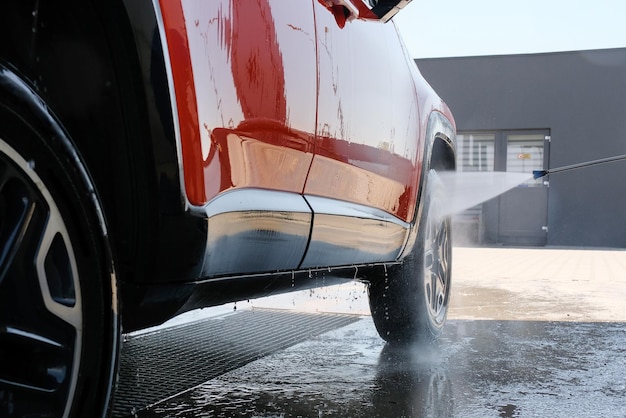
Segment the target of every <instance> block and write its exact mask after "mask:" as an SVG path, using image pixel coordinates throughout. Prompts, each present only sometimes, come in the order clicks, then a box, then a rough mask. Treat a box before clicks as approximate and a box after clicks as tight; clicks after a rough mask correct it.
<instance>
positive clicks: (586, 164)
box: [533, 154, 626, 179]
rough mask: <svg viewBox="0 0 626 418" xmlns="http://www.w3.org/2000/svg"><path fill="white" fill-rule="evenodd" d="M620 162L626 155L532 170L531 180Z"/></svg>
mask: <svg viewBox="0 0 626 418" xmlns="http://www.w3.org/2000/svg"><path fill="white" fill-rule="evenodd" d="M620 160H626V154H623V155H616V156H614V157H607V158H600V159H599V160H593V161H586V162H584V163H578V164H570V165H566V166H563V167H557V168H552V169H548V170H534V171H533V178H534V179H538V178H541V177H543V176H545V175H546V174H552V173H558V172H561V171H568V170H575V169H577V168H583V167H590V166H593V165H598V164H604V163H612V162H614V161H620Z"/></svg>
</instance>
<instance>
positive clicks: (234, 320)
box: [113, 309, 360, 417]
mask: <svg viewBox="0 0 626 418" xmlns="http://www.w3.org/2000/svg"><path fill="white" fill-rule="evenodd" d="M359 319H360V317H359V316H356V315H347V314H321V313H298V312H290V311H278V310H269V309H255V310H251V311H243V312H238V313H236V314H233V315H228V316H225V317H218V318H211V319H205V320H202V321H198V322H193V323H190V324H185V325H182V326H176V327H172V328H166V329H163V330H160V331H155V332H152V333H147V334H143V335H137V336H134V337H132V338H130V339H129V340H127V341H125V342H124V343H123V345H122V356H121V364H120V376H119V383H118V387H117V390H116V392H115V403H114V405H113V416H114V417H124V416H128V415H131V416H132V415H133V411H139V410H142V409H145V408H146V407H147V406H150V405H153V404H155V403H157V402H159V401H161V400H163V399H166V398H169V397H171V396H173V395H176V394H178V393H181V392H183V391H185V390H187V389H190V388H193V387H195V386H197V385H199V384H201V383H204V382H206V381H207V380H210V379H212V378H214V377H217V376H219V375H222V374H224V373H226V372H229V371H231V370H234V369H237V368H239V367H241V366H243V365H245V364H247V363H250V362H252V361H254V360H258V359H260V358H262V357H264V356H267V355H269V354H271V353H274V352H276V351H279V350H282V349H285V348H287V347H290V346H292V345H295V344H297V343H300V342H303V341H306V340H307V339H309V338H311V337H314V336H316V335H320V334H323V333H325V332H328V331H331V330H333V329H337V328H341V327H343V326H346V325H349V324H351V323H353V322H356V321H358V320H359Z"/></svg>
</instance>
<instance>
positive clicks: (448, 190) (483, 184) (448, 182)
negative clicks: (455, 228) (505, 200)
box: [437, 171, 533, 215]
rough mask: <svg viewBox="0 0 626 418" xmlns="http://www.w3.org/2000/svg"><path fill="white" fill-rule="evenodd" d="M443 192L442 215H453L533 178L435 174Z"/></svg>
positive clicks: (486, 174) (515, 175) (529, 175)
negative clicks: (439, 180)
mask: <svg viewBox="0 0 626 418" xmlns="http://www.w3.org/2000/svg"><path fill="white" fill-rule="evenodd" d="M437 175H438V176H439V178H440V179H441V182H442V183H443V185H442V186H443V189H444V191H445V196H446V197H445V199H446V203H445V205H444V207H445V213H444V215H453V214H455V213H460V212H462V211H464V210H465V209H469V208H471V207H473V206H476V205H478V204H480V203H482V202H486V201H487V200H489V199H492V198H494V197H496V196H498V195H501V194H502V193H504V192H506V191H508V190H510V189H512V188H514V187H516V186H518V185H520V184H522V183H524V182H525V181H528V180H530V179H532V178H533V176H532V174H527V173H507V172H499V171H498V172H496V171H490V172H478V173H473V172H469V173H468V172H462V171H461V172H454V171H445V172H439V173H437Z"/></svg>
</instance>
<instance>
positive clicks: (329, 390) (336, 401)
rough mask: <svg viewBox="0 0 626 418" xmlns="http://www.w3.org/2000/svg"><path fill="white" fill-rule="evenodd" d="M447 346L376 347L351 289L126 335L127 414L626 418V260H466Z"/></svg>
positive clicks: (359, 290)
mask: <svg viewBox="0 0 626 418" xmlns="http://www.w3.org/2000/svg"><path fill="white" fill-rule="evenodd" d="M453 256H454V260H455V264H454V271H453V281H454V282H453V283H454V284H453V295H452V302H451V310H450V312H449V322H448V324H447V325H446V328H445V331H444V333H443V335H442V337H441V338H440V339H439V340H438V341H437V342H435V343H433V344H426V345H421V346H403V347H394V346H390V345H386V344H385V343H384V342H383V341H382V340H381V339H380V338H379V337H378V335H377V333H376V330H375V329H374V325H373V323H372V321H371V318H370V317H369V315H368V307H367V297H366V294H365V287H364V286H363V285H362V284H360V283H355V282H347V283H346V284H342V285H339V286H332V287H327V288H321V289H315V290H311V291H305V292H298V293H293V294H286V295H278V296H274V297H271V298H265V299H259V300H252V301H246V302H240V303H238V304H230V305H227V306H223V307H219V308H210V309H205V310H203V311H199V312H193V313H190V314H189V315H186V316H184V317H181V318H179V319H176V320H174V321H172V322H170V323H169V324H167V326H166V327H160V328H158V329H152V330H145V331H143V332H139V333H136V334H133V335H129V336H126V338H125V341H124V345H123V348H122V362H121V373H120V382H119V385H118V386H119V387H118V391H117V394H116V403H115V409H114V416H116V417H121V416H138V417H170V416H183V417H198V416H203V417H230V416H257V417H259V416H260V417H276V416H284V417H292V416H293V417H296V416H303V417H308V416H315V417H318V416H337V417H345V416H356V417H359V416H361V417H372V416H380V417H394V416H416V417H418V416H442V417H443V416H446V417H449V416H454V417H467V416H480V417H484V416H494V417H524V416H553V417H560V416H562V417H570V416H602V417H623V416H624V411H626V322H625V321H626V307H625V306H624V304H623V298H624V295H626V278H625V275H624V274H623V271H624V268H625V267H626V251H620V250H610V251H599V250H585V249H576V250H573V249H531V248H526V249H513V248H466V247H455V248H454V254H453Z"/></svg>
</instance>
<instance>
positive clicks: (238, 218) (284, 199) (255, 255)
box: [202, 189, 410, 278]
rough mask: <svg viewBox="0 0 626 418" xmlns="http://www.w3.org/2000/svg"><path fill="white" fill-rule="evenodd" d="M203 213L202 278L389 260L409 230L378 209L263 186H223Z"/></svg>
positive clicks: (397, 251)
mask: <svg viewBox="0 0 626 418" xmlns="http://www.w3.org/2000/svg"><path fill="white" fill-rule="evenodd" d="M204 214H205V216H206V218H207V222H208V239H207V248H206V256H205V262H204V267H203V269H202V277H204V278H212V277H220V276H226V275H234V274H237V275H241V274H254V273H266V272H275V271H286V270H298V269H309V268H323V267H332V266H341V265H345V264H346V260H348V261H349V262H350V264H366V263H379V262H393V261H395V260H396V259H397V258H398V255H399V254H400V251H401V250H402V248H403V246H404V244H405V241H406V239H407V234H408V231H409V230H410V224H408V223H405V222H403V221H401V220H399V219H398V218H396V217H395V216H393V215H390V214H388V213H386V212H384V211H381V210H379V209H376V208H371V207H367V206H363V205H359V204H355V203H348V202H344V201H338V200H334V199H328V198H322V197H317V196H309V195H301V194H298V193H290V192H278V191H271V190H262V189H236V190H233V191H230V192H227V193H224V194H222V195H220V196H219V197H217V198H215V199H213V200H212V201H211V202H209V203H208V204H207V205H206V206H205V207H204Z"/></svg>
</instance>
